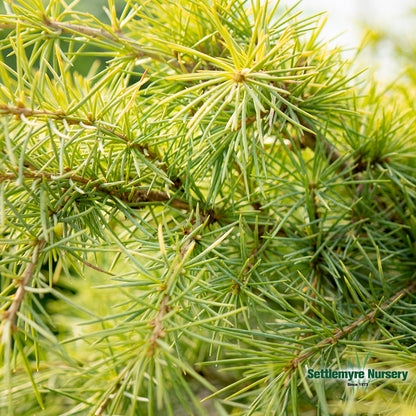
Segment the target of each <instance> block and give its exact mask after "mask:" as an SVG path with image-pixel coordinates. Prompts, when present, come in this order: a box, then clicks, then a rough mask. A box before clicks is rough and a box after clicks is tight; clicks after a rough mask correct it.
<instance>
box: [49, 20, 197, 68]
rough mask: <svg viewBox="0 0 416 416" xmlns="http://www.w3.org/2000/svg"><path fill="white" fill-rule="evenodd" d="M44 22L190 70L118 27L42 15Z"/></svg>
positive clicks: (139, 55) (71, 32)
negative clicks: (104, 40) (56, 18)
mask: <svg viewBox="0 0 416 416" xmlns="http://www.w3.org/2000/svg"><path fill="white" fill-rule="evenodd" d="M44 24H45V25H46V26H48V27H50V28H51V29H53V30H58V31H62V32H64V33H69V34H80V35H83V36H86V37H91V38H99V39H106V40H109V41H111V42H113V43H116V44H121V45H123V46H125V47H127V48H128V49H131V50H132V51H133V52H134V54H135V57H136V58H149V59H153V60H155V61H160V62H162V63H165V64H167V65H170V66H172V67H174V68H175V69H178V70H183V68H186V69H187V70H188V72H190V71H191V66H189V65H183V64H181V63H180V62H178V61H177V60H176V59H174V58H175V57H174V56H172V57H167V58H165V57H163V56H162V55H160V54H157V53H153V52H151V51H149V50H146V49H144V48H143V47H141V46H140V45H138V43H137V41H135V40H134V39H132V38H130V37H128V36H126V35H124V34H123V33H122V32H121V30H120V29H119V30H118V31H117V32H114V33H110V32H108V31H106V30H104V29H98V28H94V27H87V26H81V25H76V24H72V23H67V22H57V21H54V20H50V19H48V18H47V17H46V16H44Z"/></svg>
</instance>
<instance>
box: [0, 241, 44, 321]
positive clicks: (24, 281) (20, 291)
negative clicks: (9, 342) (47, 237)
mask: <svg viewBox="0 0 416 416" xmlns="http://www.w3.org/2000/svg"><path fill="white" fill-rule="evenodd" d="M44 245H45V241H44V240H40V241H38V243H37V244H36V245H35V246H34V247H33V249H32V255H31V258H30V263H29V264H28V266H27V267H26V269H25V271H24V273H23V275H22V277H21V279H20V281H19V287H18V288H17V291H16V293H15V295H14V298H13V301H12V303H11V305H10V307H9V308H8V309H7V311H6V312H4V316H5V319H6V320H7V321H9V322H10V323H11V324H12V326H13V325H14V323H15V320H16V315H17V313H18V312H19V309H20V305H21V304H22V302H23V299H24V297H25V294H26V287H27V286H28V285H29V283H30V280H31V279H32V277H33V274H34V272H35V269H36V266H37V264H38V261H39V256H40V252H41V250H42V248H43V247H44Z"/></svg>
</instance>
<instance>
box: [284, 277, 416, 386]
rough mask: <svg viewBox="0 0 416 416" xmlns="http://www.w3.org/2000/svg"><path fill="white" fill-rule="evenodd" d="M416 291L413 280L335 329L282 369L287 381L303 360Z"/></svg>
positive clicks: (415, 282) (415, 283) (415, 284)
mask: <svg viewBox="0 0 416 416" xmlns="http://www.w3.org/2000/svg"><path fill="white" fill-rule="evenodd" d="M415 291H416V280H414V281H413V282H412V283H410V284H409V285H408V286H406V287H405V288H404V289H401V290H399V291H398V292H396V293H395V294H394V295H393V296H392V297H390V298H389V299H388V300H386V301H385V302H383V303H382V304H381V305H380V306H376V307H375V308H374V309H373V310H372V311H371V312H369V313H367V314H366V315H364V316H361V317H360V318H358V319H357V320H356V321H354V322H353V323H351V324H349V325H347V326H344V327H343V328H340V329H337V330H336V331H335V332H334V333H333V335H332V336H330V337H328V338H325V339H324V340H322V341H321V342H318V344H316V345H315V346H314V347H313V349H312V350H310V351H307V352H304V353H303V354H301V355H299V356H297V357H295V358H293V359H292V360H291V362H290V364H289V365H288V366H287V367H286V368H285V369H284V370H285V371H287V372H288V375H287V379H286V380H288V379H289V377H290V375H291V374H292V372H293V371H294V370H295V369H296V368H297V367H298V366H299V365H300V364H302V363H303V362H304V361H305V360H307V359H308V358H310V357H312V356H313V355H314V354H315V353H317V352H318V351H320V350H321V349H323V348H325V347H327V346H329V345H333V344H335V343H336V342H338V341H339V340H340V339H341V338H343V337H345V336H346V335H348V334H349V333H350V332H351V331H353V330H354V329H355V328H357V327H358V326H360V325H361V324H363V323H365V322H375V317H376V314H377V312H379V311H380V310H386V309H388V308H389V307H390V306H391V305H392V304H393V303H395V302H396V301H397V300H398V299H400V298H401V297H402V296H405V295H406V294H407V293H414V292H415Z"/></svg>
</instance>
